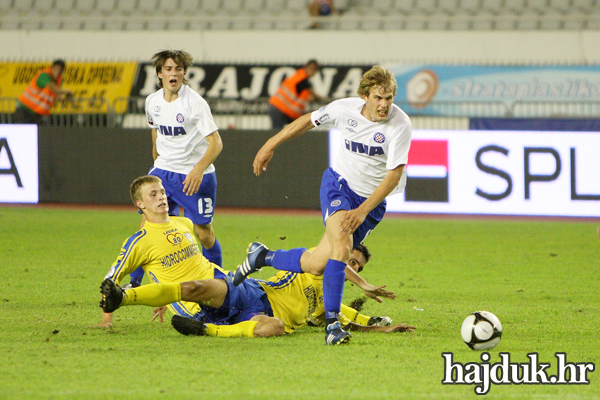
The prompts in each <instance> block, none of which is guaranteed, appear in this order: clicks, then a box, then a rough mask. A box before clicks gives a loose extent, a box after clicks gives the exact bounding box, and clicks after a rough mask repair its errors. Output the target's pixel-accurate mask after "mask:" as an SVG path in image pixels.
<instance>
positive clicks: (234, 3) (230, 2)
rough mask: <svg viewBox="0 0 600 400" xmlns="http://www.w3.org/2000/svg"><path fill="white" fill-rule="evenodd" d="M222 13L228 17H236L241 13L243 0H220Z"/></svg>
mask: <svg viewBox="0 0 600 400" xmlns="http://www.w3.org/2000/svg"><path fill="white" fill-rule="evenodd" d="M222 1H223V4H222V11H223V12H224V13H225V14H228V15H237V14H240V13H241V12H242V11H243V7H242V4H243V0H222Z"/></svg>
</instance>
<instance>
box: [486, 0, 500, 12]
mask: <svg viewBox="0 0 600 400" xmlns="http://www.w3.org/2000/svg"><path fill="white" fill-rule="evenodd" d="M502 5H503V0H482V1H481V10H483V11H487V12H489V13H491V14H495V15H498V14H500V13H501V12H502V10H503V7H502Z"/></svg>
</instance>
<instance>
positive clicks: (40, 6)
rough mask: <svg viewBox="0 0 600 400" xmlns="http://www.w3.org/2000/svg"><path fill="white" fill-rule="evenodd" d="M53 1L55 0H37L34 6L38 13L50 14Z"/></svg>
mask: <svg viewBox="0 0 600 400" xmlns="http://www.w3.org/2000/svg"><path fill="white" fill-rule="evenodd" d="M17 3H18V2H17ZM53 3H54V0H35V2H34V5H33V7H34V9H35V11H36V12H38V13H42V14H48V13H49V12H50V11H52V4H53Z"/></svg>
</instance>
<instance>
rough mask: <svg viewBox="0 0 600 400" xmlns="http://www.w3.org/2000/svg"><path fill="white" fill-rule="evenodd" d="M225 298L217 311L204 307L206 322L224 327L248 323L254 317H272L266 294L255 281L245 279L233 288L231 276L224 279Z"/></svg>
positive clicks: (230, 274)
mask: <svg viewBox="0 0 600 400" xmlns="http://www.w3.org/2000/svg"><path fill="white" fill-rule="evenodd" d="M225 282H226V283H227V296H226V297H225V301H224V302H223V305H222V306H221V307H219V308H217V309H214V308H209V307H204V308H203V312H204V315H205V316H206V322H209V323H212V324H216V325H224V324H228V325H230V324H237V323H238V322H244V321H249V320H250V319H251V318H252V317H254V316H255V315H267V316H269V317H272V316H273V309H272V308H271V303H269V298H268V297H267V294H266V293H265V291H264V290H263V289H262V286H260V283H258V282H257V281H256V280H254V279H252V278H248V279H246V280H245V281H244V282H242V283H241V284H240V285H239V286H233V274H232V273H229V275H228V276H227V278H226V279H225Z"/></svg>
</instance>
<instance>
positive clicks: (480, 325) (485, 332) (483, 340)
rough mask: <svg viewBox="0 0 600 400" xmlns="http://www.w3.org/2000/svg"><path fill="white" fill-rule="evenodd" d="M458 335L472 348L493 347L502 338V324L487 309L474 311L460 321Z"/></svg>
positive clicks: (486, 348) (484, 348) (483, 348)
mask: <svg viewBox="0 0 600 400" xmlns="http://www.w3.org/2000/svg"><path fill="white" fill-rule="evenodd" d="M460 335H461V336H462V339H463V340H464V341H465V343H466V344H467V346H469V347H470V348H472V349H473V350H489V349H493V348H494V347H496V346H497V345H498V343H500V339H501V338H502V324H501V323H500V320H499V319H498V317H496V316H495V315H494V314H492V313H491V312H489V311H476V312H474V313H473V314H471V315H469V316H468V317H467V318H465V320H464V321H463V323H462V326H461V328H460Z"/></svg>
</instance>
